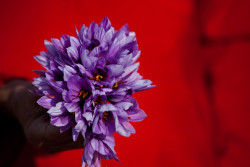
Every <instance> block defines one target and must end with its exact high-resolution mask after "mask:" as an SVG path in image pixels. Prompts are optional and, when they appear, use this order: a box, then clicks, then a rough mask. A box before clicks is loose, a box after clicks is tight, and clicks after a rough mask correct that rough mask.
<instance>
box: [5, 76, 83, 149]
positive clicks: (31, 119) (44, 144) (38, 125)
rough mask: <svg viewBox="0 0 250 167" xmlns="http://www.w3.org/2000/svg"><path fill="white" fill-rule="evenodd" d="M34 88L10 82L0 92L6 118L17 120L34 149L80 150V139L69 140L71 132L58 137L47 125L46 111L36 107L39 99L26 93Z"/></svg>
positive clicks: (15, 81) (49, 125)
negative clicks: (10, 117)
mask: <svg viewBox="0 0 250 167" xmlns="http://www.w3.org/2000/svg"><path fill="white" fill-rule="evenodd" d="M32 89H35V87H34V86H33V85H32V84H31V83H30V82H28V81H25V80H12V81H10V82H8V83H7V84H6V85H4V86H3V87H1V88H0V105H1V107H3V108H5V110H6V111H7V113H5V114H8V115H11V116H12V117H14V118H15V119H17V120H18V121H19V123H20V125H21V127H22V129H23V132H24V134H25V137H26V139H27V141H28V142H29V143H30V144H31V145H32V146H34V147H36V148H39V149H42V150H45V151H46V152H49V153H56V152H60V151H64V150H70V149H76V148H83V138H82V137H81V136H80V135H79V138H78V140H77V141H76V142H74V141H73V140H72V132H71V129H69V130H67V131H65V132H63V133H60V130H59V128H58V127H55V126H53V125H51V124H50V118H49V115H48V114H47V109H44V108H42V107H41V106H39V105H38V104H37V100H38V99H39V97H37V96H35V95H33V94H32V93H30V92H29V91H28V90H32Z"/></svg>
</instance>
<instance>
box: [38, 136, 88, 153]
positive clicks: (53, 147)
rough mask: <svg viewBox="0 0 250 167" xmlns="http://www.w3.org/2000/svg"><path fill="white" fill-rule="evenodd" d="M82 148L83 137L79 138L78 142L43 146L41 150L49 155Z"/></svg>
mask: <svg viewBox="0 0 250 167" xmlns="http://www.w3.org/2000/svg"><path fill="white" fill-rule="evenodd" d="M83 146H84V140H83V137H82V136H79V137H78V140H77V141H75V142H74V141H73V140H71V141H67V142H65V143H60V144H53V145H44V147H43V148H45V150H46V151H47V152H49V153H57V152H61V151H66V150H72V149H80V148H83Z"/></svg>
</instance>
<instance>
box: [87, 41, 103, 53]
mask: <svg viewBox="0 0 250 167" xmlns="http://www.w3.org/2000/svg"><path fill="white" fill-rule="evenodd" d="M99 45H100V41H98V40H97V39H92V40H91V43H90V45H89V46H88V47H87V49H88V50H90V51H91V50H93V49H94V48H95V47H97V46H99Z"/></svg>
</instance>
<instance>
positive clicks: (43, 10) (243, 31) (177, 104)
mask: <svg viewBox="0 0 250 167" xmlns="http://www.w3.org/2000/svg"><path fill="white" fill-rule="evenodd" d="M104 16H108V17H109V19H110V20H111V22H112V25H113V26H114V27H115V28H116V29H119V28H120V27H121V26H122V25H124V24H125V23H128V24H129V27H130V29H131V30H132V31H135V32H136V35H137V40H138V44H139V48H140V50H141V51H142V55H141V58H140V59H139V61H140V63H141V66H140V70H139V72H140V73H141V74H142V75H143V76H144V77H145V78H147V79H151V80H152V81H153V82H154V84H155V85H157V87H156V88H153V89H151V90H147V91H144V92H140V93H138V94H136V95H135V97H136V98H137V99H138V101H139V104H140V107H141V108H142V109H143V110H144V111H145V112H146V113H147V115H148V117H147V118H146V119H145V120H144V121H142V122H138V123H134V124H133V125H134V127H135V128H136V130H137V133H136V134H135V135H132V136H131V137H130V138H124V137H121V136H119V135H115V139H116V147H115V149H116V151H117V153H118V157H119V159H120V160H121V161H122V162H121V163H119V162H116V161H113V160H111V161H103V163H102V166H103V167H106V166H107V167H114V166H117V167H118V166H119V167H155V166H157V167H167V166H168V167H217V166H218V167H249V166H250V131H249V130H250V102H249V99H250V98H249V94H250V89H249V85H250V74H249V71H250V1H249V0H241V1H237V0H220V1H216V0H202V1H201V0H200V1H199V0H177V1H173V0H154V1H150V0H138V1H135V0H126V1H124V0H121V1H117V0H92V1H86V0H71V1H70V0H43V1H28V0H22V1H20V0H8V1H1V5H0V21H1V27H0V37H1V40H0V51H1V53H0V70H1V71H2V72H5V73H8V74H13V75H19V76H25V77H28V78H29V79H32V78H33V77H35V74H34V73H33V72H32V70H34V69H41V66H40V65H39V64H38V63H36V62H35V60H34V59H33V56H34V55H38V54H39V52H40V51H42V50H44V49H45V47H44V46H43V40H44V39H50V38H52V37H53V38H59V37H60V35H61V34H68V35H75V29H74V26H76V27H77V28H78V29H79V28H80V26H81V25H82V24H85V25H89V23H90V22H91V21H96V22H98V23H99V22H100V21H101V19H102V18H103V17H104ZM81 156H82V150H73V151H67V152H62V153H59V154H56V155H48V156H38V157H36V158H35V162H36V164H37V166H38V167H54V166H60V167H66V166H72V167H74V166H76V167H79V166H80V164H81ZM24 157H25V156H24ZM21 159H22V158H21ZM19 161H20V162H19V163H20V165H21V162H22V160H19Z"/></svg>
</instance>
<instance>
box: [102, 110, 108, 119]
mask: <svg viewBox="0 0 250 167" xmlns="http://www.w3.org/2000/svg"><path fill="white" fill-rule="evenodd" d="M109 115H110V112H109V111H105V112H104V113H103V115H102V119H105V120H108V116H109Z"/></svg>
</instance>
